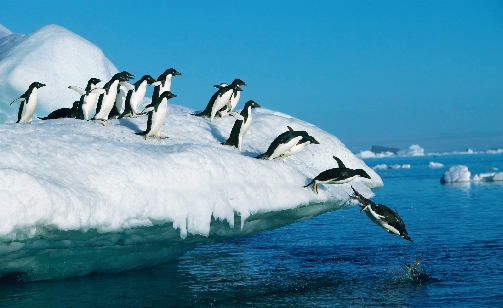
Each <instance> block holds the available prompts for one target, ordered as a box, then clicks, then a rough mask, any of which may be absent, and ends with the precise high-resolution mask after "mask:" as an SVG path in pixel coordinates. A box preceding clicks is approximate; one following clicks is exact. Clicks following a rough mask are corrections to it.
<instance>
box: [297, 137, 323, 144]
mask: <svg viewBox="0 0 503 308" xmlns="http://www.w3.org/2000/svg"><path fill="white" fill-rule="evenodd" d="M307 141H309V142H310V143H313V144H320V143H319V142H318V140H316V139H314V137H313V136H309V135H308V136H304V137H302V140H300V142H302V143H303V142H307Z"/></svg>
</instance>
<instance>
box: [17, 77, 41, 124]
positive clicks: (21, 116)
mask: <svg viewBox="0 0 503 308" xmlns="http://www.w3.org/2000/svg"><path fill="white" fill-rule="evenodd" d="M42 87H45V84H43V83H40V82H33V83H32V84H31V85H30V86H29V87H28V90H26V92H24V94H23V95H21V96H20V97H19V98H17V99H15V100H14V101H12V102H11V103H10V105H12V104H13V103H15V102H21V104H20V105H19V112H18V114H17V122H16V123H28V122H31V118H32V117H33V113H35V108H37V103H38V94H37V90H38V89H39V88H42Z"/></svg>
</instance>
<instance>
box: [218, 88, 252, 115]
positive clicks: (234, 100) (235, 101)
mask: <svg viewBox="0 0 503 308" xmlns="http://www.w3.org/2000/svg"><path fill="white" fill-rule="evenodd" d="M240 96H241V91H238V92H237V94H236V97H234V95H231V100H230V106H231V110H228V109H225V110H224V111H222V112H220V115H221V117H222V118H223V117H225V116H226V115H227V114H229V112H231V111H233V110H234V108H235V107H236V105H237V104H238V102H239V97H240ZM248 114H250V113H248Z"/></svg>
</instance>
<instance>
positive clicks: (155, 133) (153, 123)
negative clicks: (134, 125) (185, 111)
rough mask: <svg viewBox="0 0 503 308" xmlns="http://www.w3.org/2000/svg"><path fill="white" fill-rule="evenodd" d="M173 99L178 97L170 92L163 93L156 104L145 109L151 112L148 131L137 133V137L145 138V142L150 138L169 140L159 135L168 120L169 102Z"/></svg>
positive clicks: (153, 103) (149, 113)
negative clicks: (165, 120)
mask: <svg viewBox="0 0 503 308" xmlns="http://www.w3.org/2000/svg"><path fill="white" fill-rule="evenodd" d="M173 97H176V95H175V94H173V93H171V92H170V91H166V92H163V93H162V94H161V96H159V97H158V98H157V99H156V100H155V101H154V102H152V103H151V104H149V105H147V106H146V107H145V109H147V110H149V112H148V120H147V129H146V130H145V131H143V132H138V133H136V134H137V135H140V136H144V137H145V140H147V138H148V137H159V138H161V139H164V138H168V137H165V136H161V135H160V134H159V130H160V129H161V126H162V124H163V122H164V119H165V118H166V113H167V111H168V100H169V99H171V98H173Z"/></svg>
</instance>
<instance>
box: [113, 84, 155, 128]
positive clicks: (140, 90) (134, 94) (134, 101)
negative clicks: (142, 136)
mask: <svg viewBox="0 0 503 308" xmlns="http://www.w3.org/2000/svg"><path fill="white" fill-rule="evenodd" d="M155 82H156V81H155V80H154V78H152V76H150V75H145V76H143V77H142V78H141V79H140V80H138V81H137V82H135V83H134V84H133V86H134V89H132V90H130V91H128V93H127V96H126V102H125V105H126V106H125V108H124V112H123V113H122V114H121V115H120V116H119V119H121V118H125V117H126V118H129V117H133V116H135V115H136V114H138V106H140V104H141V102H142V100H143V98H144V97H145V92H147V85H153V84H154V83H155ZM159 84H160V82H159Z"/></svg>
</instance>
